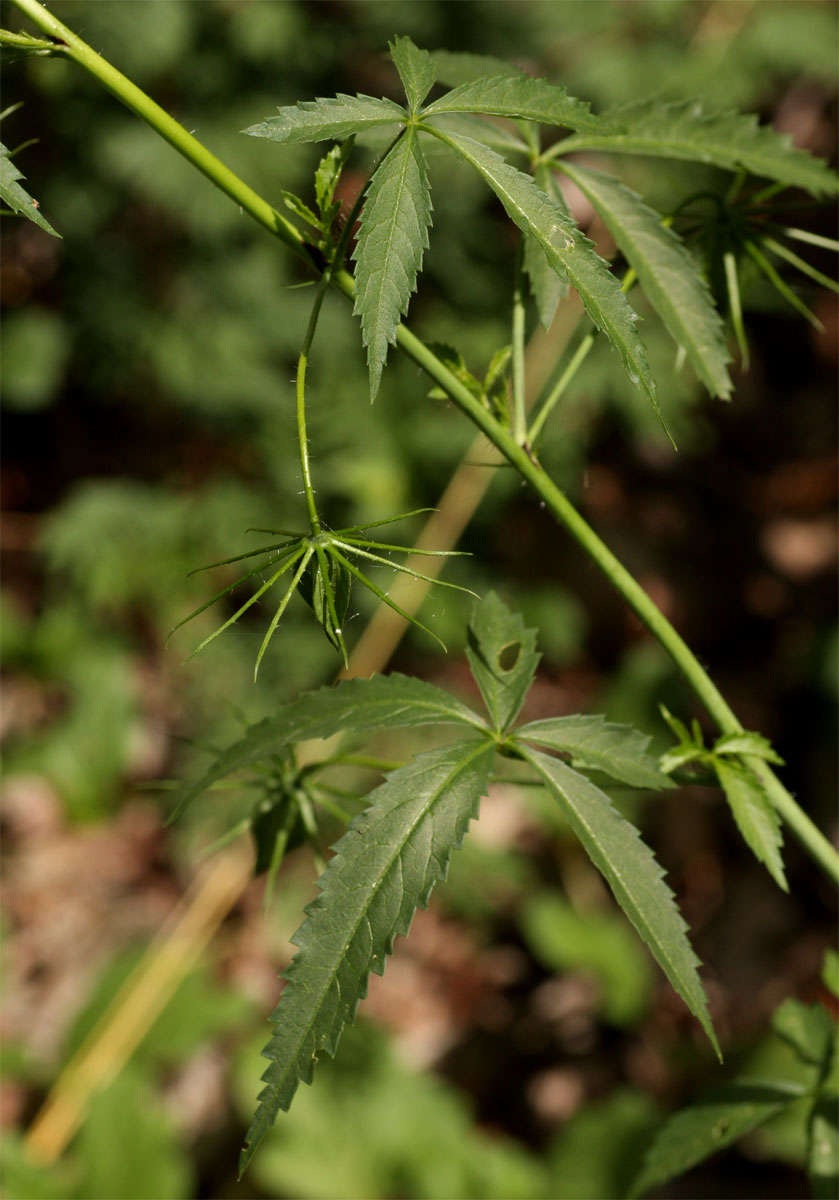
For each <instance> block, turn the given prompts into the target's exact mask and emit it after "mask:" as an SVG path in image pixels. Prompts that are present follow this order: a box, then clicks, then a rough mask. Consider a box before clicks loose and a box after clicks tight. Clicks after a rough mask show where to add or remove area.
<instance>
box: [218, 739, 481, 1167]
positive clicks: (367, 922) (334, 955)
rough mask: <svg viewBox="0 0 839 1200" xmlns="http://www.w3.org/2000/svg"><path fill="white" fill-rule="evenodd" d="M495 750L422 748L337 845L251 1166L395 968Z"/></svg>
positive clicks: (311, 922)
mask: <svg viewBox="0 0 839 1200" xmlns="http://www.w3.org/2000/svg"><path fill="white" fill-rule="evenodd" d="M493 753H494V746H493V744H492V743H491V742H488V741H483V740H482V741H480V742H475V741H470V742H459V743H457V744H456V745H453V746H447V747H445V749H442V750H432V751H429V752H428V753H426V754H420V755H418V756H417V757H416V758H415V759H414V760H413V762H411V763H409V764H408V766H406V767H403V768H401V769H400V770H398V771H395V772H394V773H393V774H392V775H390V776H389V777H388V779H387V780H386V782H385V783H383V784H382V785H381V786H380V787H378V788H376V790H375V791H374V792H372V793H371V795H370V796H369V798H368V799H369V802H370V803H369V806H368V807H367V808H366V809H365V811H364V812H363V813H361V814H360V815H359V816H357V817H355V818H354V820H353V821H352V822H351V824H350V826H349V828H348V829H347V832H346V833H345V834H344V836H343V837H342V838H341V839H340V841H339V842H338V843H337V844H336V846H335V847H334V849H335V857H334V858H332V859H331V861H330V863H329V865H328V866H327V869H326V871H325V873H324V875H323V876H322V877H321V880H320V883H319V886H320V889H321V890H320V895H319V896H318V897H317V899H316V900H314V901H313V902H312V903H311V904H310V905H309V906H308V907H307V909H306V913H307V916H306V920H305V921H304V923H303V925H302V926H301V927H300V929H299V930H298V931H297V933H296V934H295V935H294V938H293V939H292V940H293V941H294V943H295V944H296V945H297V946H298V947H299V950H298V952H297V954H296V955H295V957H294V961H293V962H292V964H291V966H290V967H289V968H288V970H287V971H286V973H285V978H286V986H285V989H284V991H283V994H282V998H281V999H280V1003H279V1006H278V1007H277V1009H276V1011H275V1013H274V1015H273V1017H272V1021H273V1023H274V1025H275V1033H274V1036H273V1037H272V1039H271V1040H270V1042H269V1043H268V1045H267V1046H266V1048H265V1050H264V1052H263V1053H264V1054H265V1057H266V1058H268V1059H269V1060H270V1066H269V1067H268V1068H267V1070H266V1071H265V1073H264V1075H263V1077H262V1078H263V1081H264V1083H265V1087H264V1089H263V1091H262V1092H261V1093H260V1098H259V1100H260V1102H259V1107H258V1108H257V1111H256V1115H255V1116H254V1119H253V1122H252V1124H251V1127H250V1129H249V1130H248V1134H247V1138H246V1144H245V1149H244V1150H243V1151H242V1156H241V1159H240V1171H243V1170H244V1169H245V1167H246V1166H247V1164H248V1162H249V1161H250V1158H251V1156H252V1154H253V1152H254V1150H255V1149H256V1147H257V1145H258V1144H259V1142H260V1140H261V1139H262V1137H263V1135H264V1134H265V1132H266V1131H267V1130H268V1129H269V1128H270V1126H271V1124H272V1123H273V1121H274V1119H275V1117H276V1115H277V1112H278V1111H279V1110H280V1109H287V1108H288V1107H289V1105H290V1104H291V1101H292V1099H293V1097H294V1093H295V1091H296V1090H297V1086H298V1083H299V1082H300V1080H301V1079H302V1080H304V1081H305V1082H306V1083H311V1081H312V1076H313V1074H314V1068H315V1064H316V1062H317V1059H318V1056H319V1055H320V1054H322V1053H327V1054H330V1055H334V1054H335V1051H336V1050H337V1048H338V1042H339V1041H340V1038H341V1033H342V1031H343V1028H344V1026H345V1025H346V1023H347V1022H348V1021H351V1020H352V1019H353V1017H354V1016H355V1011H356V1008H357V1006H358V1002H359V1000H361V999H362V997H363V996H365V995H366V994H367V980H368V977H369V975H370V972H371V971H375V972H376V973H377V974H379V975H381V974H382V973H383V971H384V967H385V959H386V957H387V955H389V954H391V953H392V951H393V943H394V940H395V938H396V937H397V936H398V935H403V934H406V933H407V932H408V929H409V927H410V924H411V920H412V918H413V915H414V912H415V910H416V909H417V908H424V907H425V906H426V905H427V904H428V900H429V897H430V895H431V891H432V889H433V887H434V885H435V884H436V883H438V882H439V881H440V880H442V879H444V878H445V876H446V872H447V870H448V865H449V859H450V857H451V854H452V851H453V850H455V849H456V848H457V847H458V846H459V845H460V843H461V842H462V840H463V836H464V834H465V832H466V828H467V826H468V824H469V821H470V820H471V819H472V818H473V817H475V816H476V815H477V810H478V804H479V801H480V799H481V797H482V796H483V795H484V794H485V792H486V789H487V783H488V778H489V770H490V766H491V764H492V758H493Z"/></svg>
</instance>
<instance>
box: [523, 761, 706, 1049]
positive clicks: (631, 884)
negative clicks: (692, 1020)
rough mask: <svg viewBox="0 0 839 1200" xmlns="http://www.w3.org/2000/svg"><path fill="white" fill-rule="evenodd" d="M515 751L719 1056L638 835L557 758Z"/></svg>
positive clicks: (673, 910)
mask: <svg viewBox="0 0 839 1200" xmlns="http://www.w3.org/2000/svg"><path fill="white" fill-rule="evenodd" d="M516 745H517V746H518V747H519V749H520V750H521V752H522V755H523V757H524V758H525V760H526V761H527V762H529V763H530V764H531V766H533V767H534V768H535V770H536V772H537V774H538V775H539V776H540V777H541V778H542V779H543V780H544V782H545V784H546V785H547V787H548V788H549V790H550V791H551V792H553V794H554V795H555V796H556V798H557V800H558V801H559V803H560V806H561V808H562V811H563V813H564V815H565V817H566V819H567V821H568V823H569V825H570V826H571V828H572V830H573V831H574V833H575V834H576V836H577V837H578V838H579V840H580V842H581V843H582V845H583V848H584V849H585V851H586V853H587V854H588V856H589V858H590V859H591V861H592V862H593V863H594V865H595V866H596V867H597V869H598V871H600V873H601V874H602V875H603V877H604V879H605V880H606V882H607V883H608V884H609V887H610V888H611V889H612V893H613V894H614V897H615V899H616V900H617V902H618V904H619V905H620V906H621V908H622V909H623V911H624V912H625V913H626V915H627V917H629V920H630V921H631V922H632V924H633V925H634V926H635V928H636V930H637V931H638V933H639V935H640V937H641V938H642V939H643V941H645V942H646V944H647V945H648V946H649V948H650V950H651V951H652V953H653V955H654V957H655V958H656V960H657V961H658V964H659V966H660V967H661V969H662V970H663V971H664V973H665V975H666V976H667V978H668V979H669V980H670V983H671V984H672V986H673V987H674V988H675V990H676V991H677V992H678V993H679V995H680V996H681V997H682V999H683V1000H684V1002H685V1004H686V1005H687V1006H688V1008H689V1009H690V1011H691V1012H692V1013H693V1015H694V1016H695V1017H696V1019H697V1020H698V1021H699V1023H700V1024H701V1025H702V1028H703V1029H704V1030H705V1033H706V1034H707V1035H708V1039H709V1040H710V1042H711V1045H712V1046H713V1047H714V1050H715V1051H716V1053H717V1055H720V1048H719V1044H718V1042H717V1038H716V1035H715V1033H714V1029H713V1026H712V1024H711V1018H710V1016H709V1014H708V1006H707V1003H706V1000H705V994H704V992H703V990H702V983H701V981H700V979H699V974H698V971H697V967H698V966H699V960H698V958H697V957H696V955H695V954H694V952H693V949H692V947H691V944H690V942H689V941H688V939H687V936H686V933H685V930H686V928H687V927H686V925H685V922H684V921H683V919H682V916H681V914H680V912H679V910H678V908H677V907H676V903H675V900H674V898H673V893H672V892H671V891H670V889H669V888H668V887H667V885H666V884H665V882H664V879H663V872H662V869H661V867H660V866H659V865H658V863H657V862H656V860H655V858H654V856H653V853H652V851H651V850H650V849H649V847H648V846H646V845H645V844H644V842H643V841H642V840H641V836H640V834H639V833H638V830H637V829H636V828H635V827H634V826H633V825H631V824H630V823H629V821H627V820H626V818H625V817H623V816H622V815H621V814H620V813H619V812H618V811H617V809H616V808H614V807H613V806H612V803H611V801H610V800H609V797H608V796H607V795H606V794H605V793H604V792H601V790H600V789H599V788H598V787H595V785H594V784H593V783H591V782H590V781H589V780H588V779H586V778H585V776H583V775H580V774H578V772H576V771H574V770H572V769H571V767H568V766H566V765H565V763H563V762H560V761H559V759H557V758H550V757H548V755H546V754H542V753H540V752H539V751H538V750H531V749H530V747H529V746H526V745H524V744H523V743H521V742H519V741H518V738H516ZM720 1057H721V1055H720Z"/></svg>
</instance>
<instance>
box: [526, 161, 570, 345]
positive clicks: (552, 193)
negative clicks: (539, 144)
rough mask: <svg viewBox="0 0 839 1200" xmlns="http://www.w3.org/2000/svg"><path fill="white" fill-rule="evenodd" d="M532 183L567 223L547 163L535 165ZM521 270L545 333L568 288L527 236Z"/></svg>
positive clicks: (565, 207)
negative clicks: (526, 278) (527, 282)
mask: <svg viewBox="0 0 839 1200" xmlns="http://www.w3.org/2000/svg"><path fill="white" fill-rule="evenodd" d="M533 182H534V183H535V184H536V186H537V187H540V188H541V189H542V191H543V192H544V193H545V194H546V196H547V197H548V198H549V199H550V200H552V201H553V203H554V204H555V205H556V206H557V208H560V209H561V210H562V211H563V212H564V213H565V214H566V216H567V217H568V218H569V220H570V218H571V214H570V212H569V211H568V205H567V204H566V203H565V197H564V196H563V195H562V190H561V188H560V187H559V184H558V183H557V179H556V176H555V174H554V172H553V171H552V170H551V169H550V167H549V166H548V165H547V163H544V162H540V163H539V164H538V165H537V167H536V170H535V171H534V172H533ZM524 269H525V271H526V272H527V277H528V279H529V280H530V291H531V293H532V295H533V299H534V300H535V302H536V310H537V312H538V313H539V320H540V321H541V323H542V324H543V325H544V327H545V329H547V328H548V326H549V325H550V323H551V321H552V320H553V318H554V313H555V312H556V306H557V304H559V302H560V300H562V299H564V297H565V295H566V293H567V291H568V285H567V283H565V282H564V281H563V279H562V278H561V277H560V276H559V275H557V273H556V271H555V270H554V269H553V267H552V266H551V264H550V263H549V262H548V259H547V258H546V257H545V251H544V250H543V249H542V247H541V245H540V244H539V242H538V241H537V239H536V238H534V237H530V236H528V235H527V234H526V235H525V238H524Z"/></svg>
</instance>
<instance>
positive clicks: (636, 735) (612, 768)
mask: <svg viewBox="0 0 839 1200" xmlns="http://www.w3.org/2000/svg"><path fill="white" fill-rule="evenodd" d="M516 737H517V738H522V739H524V740H526V741H529V742H537V743H538V744H539V745H540V746H550V747H551V748H552V749H553V750H561V751H564V752H565V753H567V754H570V755H572V757H573V760H574V766H575V767H578V768H580V769H582V770H585V769H586V768H587V767H588V768H591V769H592V770H596V771H603V772H604V773H605V774H606V775H611V777H612V778H613V779H619V780H620V781H621V782H622V783H628V784H630V786H632V787H640V788H656V789H658V788H668V787H673V783H672V781H671V780H670V779H668V778H667V776H666V775H663V774H662V773H661V771H660V770H659V769H658V762H657V760H656V759H655V758H654V757H653V755H652V754H649V753H648V752H647V747H648V745H649V743H650V739H649V738H648V737H647V736H646V735H645V734H643V733H640V732H639V731H638V730H637V729H632V728H631V727H630V726H629V725H615V724H613V723H612V722H610V721H607V720H606V718H605V717H603V716H600V715H596V716H579V715H575V716H572V717H550V718H548V719H547V720H544V721H531V722H530V724H529V725H521V726H520V727H519V728H518V729H517V730H516Z"/></svg>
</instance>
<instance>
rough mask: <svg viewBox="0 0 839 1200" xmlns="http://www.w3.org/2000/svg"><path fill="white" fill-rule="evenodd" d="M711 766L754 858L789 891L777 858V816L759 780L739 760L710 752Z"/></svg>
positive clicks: (779, 836) (781, 865) (778, 832)
mask: <svg viewBox="0 0 839 1200" xmlns="http://www.w3.org/2000/svg"><path fill="white" fill-rule="evenodd" d="M713 762H714V770H715V771H716V773H717V779H719V781H720V787H721V788H722V790H723V791H724V792H725V798H726V800H727V801H728V804H729V807H730V809H731V812H732V814H733V816H734V820H735V821H736V823H737V828H738V829H739V830H740V833H741V834H742V835H743V840H744V841H745V843H746V845H747V846H748V847H749V849H750V850H751V851H752V853H753V854H754V856H755V858H756V859H757V860H758V862H762V863H763V864H764V866H765V867H766V869H767V871H768V872H769V874H770V875H771V876H772V878H773V879H774V880H775V882H776V883H777V885H778V887H779V888H781V889H782V890H783V891H785V892H786V891H789V887H788V886H787V881H786V877H785V875H784V863H783V859H782V858H781V846H782V845H783V841H784V839H783V835H782V833H781V820H780V817H779V816H778V813H777V811H776V809H775V808H774V806H773V805H772V803H771V802H770V800H769V797H768V796H767V795H766V792H765V791H764V789H763V786H762V785H761V782H760V780H759V779H758V778H757V777H756V776H755V775H754V774H753V773H752V771H750V770H749V768H748V767H747V766H745V765H744V764H743V763H739V762H737V761H736V760H731V761H727V760H726V759H724V758H721V757H720V758H718V757H717V756H716V755H715V756H714V760H713Z"/></svg>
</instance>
